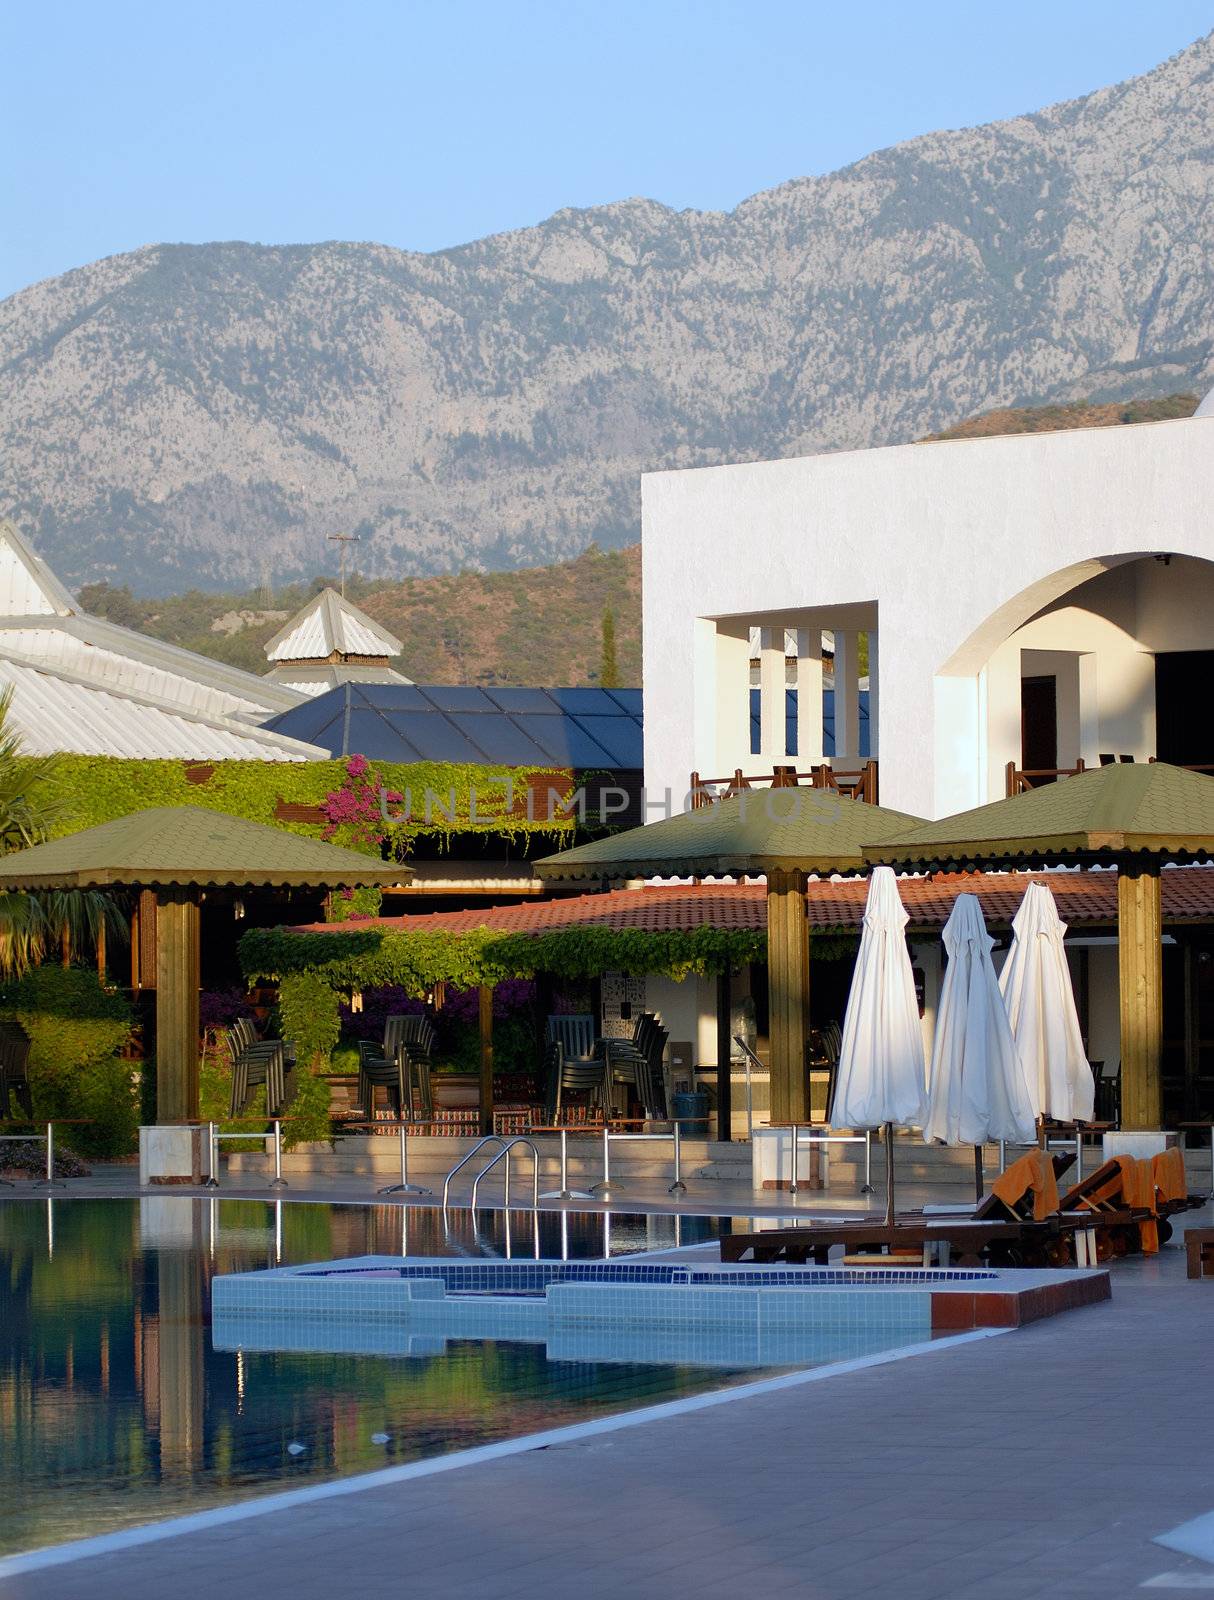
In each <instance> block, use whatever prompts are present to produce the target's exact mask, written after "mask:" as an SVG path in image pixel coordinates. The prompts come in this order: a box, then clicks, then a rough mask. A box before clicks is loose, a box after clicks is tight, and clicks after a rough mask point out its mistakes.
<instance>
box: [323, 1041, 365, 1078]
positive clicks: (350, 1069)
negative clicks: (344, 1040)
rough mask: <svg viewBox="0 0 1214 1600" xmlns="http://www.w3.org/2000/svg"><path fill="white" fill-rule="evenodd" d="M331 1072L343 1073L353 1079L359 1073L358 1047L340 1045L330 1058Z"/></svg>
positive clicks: (355, 1045) (354, 1045)
mask: <svg viewBox="0 0 1214 1600" xmlns="http://www.w3.org/2000/svg"><path fill="white" fill-rule="evenodd" d="M329 1071H330V1072H341V1073H344V1074H345V1075H346V1076H347V1077H349V1078H353V1077H355V1076H356V1075H357V1073H358V1045H357V1043H355V1044H339V1045H338V1046H337V1048H336V1050H334V1052H333V1054H332V1055H331V1056H330V1057H329Z"/></svg>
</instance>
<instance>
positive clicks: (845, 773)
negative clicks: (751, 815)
mask: <svg viewBox="0 0 1214 1600" xmlns="http://www.w3.org/2000/svg"><path fill="white" fill-rule="evenodd" d="M796 788H807V789H829V790H831V791H832V792H833V793H835V794H842V795H846V796H847V797H848V799H851V800H864V801H867V803H868V804H869V805H874V806H875V805H876V804H877V793H878V789H877V763H876V762H875V761H864V762H861V763H860V764H859V765H858V766H851V767H832V766H830V765H829V764H828V763H827V762H825V761H824V762H822V763H821V764H820V765H818V766H813V767H810V768H808V770H807V771H805V772H798V771H797V769H796V768H795V767H776V768H775V770H774V771H772V772H765V773H744V772H743V771H742V769H741V767H735V768H734V773H733V776H732V777H731V778H704V777H701V776H700V774H699V773H698V772H693V773H692V774H691V784H690V790H691V809H692V810H693V811H698V810H700V809H701V808H702V807H704V806H710V805H712V804H713V802H714V801H716V800H725V799H728V798H729V796H730V795H735V794H742V793H743V792H744V791H746V790H750V789H796Z"/></svg>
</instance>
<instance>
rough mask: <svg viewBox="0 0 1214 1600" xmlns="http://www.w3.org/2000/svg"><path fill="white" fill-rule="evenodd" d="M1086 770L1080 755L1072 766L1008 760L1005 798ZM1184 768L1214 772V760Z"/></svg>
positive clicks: (1115, 761) (1121, 759)
mask: <svg viewBox="0 0 1214 1600" xmlns="http://www.w3.org/2000/svg"><path fill="white" fill-rule="evenodd" d="M1155 759H1156V757H1155V756H1148V757H1147V762H1148V764H1149V763H1150V762H1153V761H1154V760H1155ZM1133 761H1134V757H1133V756H1112V755H1106V756H1101V758H1100V765H1101V766H1102V767H1113V766H1118V765H1121V766H1132V765H1133ZM1086 770H1087V768H1086V767H1085V765H1084V761H1083V757H1082V756H1080V758H1079V760H1078V761H1077V762H1076V763H1075V765H1074V766H1073V767H1028V768H1025V767H1018V766H1017V765H1016V763H1015V762H1014V761H1009V762H1008V764H1007V783H1006V785H1005V792H1006V795H1007V798H1008V799H1009V800H1010V799H1011V798H1012V796H1013V795H1017V794H1025V793H1027V791H1028V790H1029V789H1038V788H1040V787H1041V785H1042V784H1043V783H1055V782H1056V781H1057V780H1058V779H1059V778H1073V777H1074V776H1075V774H1076V773H1077V772H1085V771H1086ZM1184 770H1185V771H1186V772H1204V773H1207V774H1214V762H1206V763H1204V764H1203V763H1201V762H1185V763H1184Z"/></svg>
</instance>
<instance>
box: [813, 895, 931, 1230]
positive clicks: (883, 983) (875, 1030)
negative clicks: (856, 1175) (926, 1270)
mask: <svg viewBox="0 0 1214 1600" xmlns="http://www.w3.org/2000/svg"><path fill="white" fill-rule="evenodd" d="M906 923H907V916H906V910H905V908H904V906H903V904H902V898H901V896H900V895H899V893H898V882H897V879H896V878H895V876H894V872H893V869H892V867H876V868H875V869H874V871H873V875H872V880H871V882H870V883H869V886H868V900H867V902H866V903H865V907H864V925H863V931H862V933H861V935H860V949H859V952H858V954H857V956H856V968H855V972H854V974H853V976H852V983H851V992H850V993H849V995H848V997H847V1012H846V1015H845V1016H844V1018H843V1042H842V1044H841V1046H840V1049H839V1065H838V1071H837V1077H836V1082H835V1098H834V1104H833V1106H832V1107H831V1116H830V1120H831V1123H832V1125H833V1126H834V1127H839V1128H880V1127H884V1128H885V1172H886V1183H885V1209H886V1220H887V1222H890V1223H892V1222H893V1220H894V1157H893V1138H892V1132H893V1126H894V1125H895V1124H897V1125H898V1126H902V1127H905V1126H908V1125H914V1126H916V1127H917V1126H918V1125H919V1124H921V1123H922V1121H923V1119H924V1116H925V1113H926V1106H925V1096H924V1070H923V1069H924V1056H923V1032H922V1028H921V1027H920V1023H919V1005H918V1000H917V998H916V995H915V977H914V972H913V971H912V968H911V962H910V953H909V952H908V950H907V948H906Z"/></svg>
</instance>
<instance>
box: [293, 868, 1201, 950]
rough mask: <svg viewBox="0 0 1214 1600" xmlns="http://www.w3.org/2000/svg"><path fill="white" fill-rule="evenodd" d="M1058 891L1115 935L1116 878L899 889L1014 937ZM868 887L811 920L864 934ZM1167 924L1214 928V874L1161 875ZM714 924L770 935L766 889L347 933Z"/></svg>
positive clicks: (817, 890)
mask: <svg viewBox="0 0 1214 1600" xmlns="http://www.w3.org/2000/svg"><path fill="white" fill-rule="evenodd" d="M1034 877H1035V878H1037V879H1038V880H1039V881H1041V882H1043V883H1047V884H1048V885H1049V887H1050V888H1051V889H1052V890H1053V891H1054V898H1055V899H1056V900H1057V902H1058V911H1059V914H1060V915H1061V917H1062V920H1063V921H1064V922H1066V923H1068V924H1069V925H1071V926H1075V927H1078V926H1085V927H1091V926H1101V925H1105V926H1111V925H1112V924H1114V923H1115V922H1116V920H1117V874H1116V872H1112V871H1107V872H1048V873H1032V874H1029V873H1001V872H986V873H983V872H973V873H968V872H952V873H937V874H934V875H933V876H930V877H924V878H901V879H899V883H898V887H899V890H900V891H901V894H902V900H903V903H904V904H905V906H906V909H907V911H908V912H909V914H910V926H911V928H912V929H917V928H924V929H927V928H939V927H942V926H943V924H944V922H945V920H946V919H947V917H948V914H949V912H950V911H951V910H952V907H953V901H954V900H955V899H956V897H957V896H958V895H959V894H962V893H969V894H976V895H977V896H978V898H979V899H980V900H981V902H982V910H983V913H984V915H985V916H986V919H987V922H988V923H989V924H990V925H991V927H994V928H1006V927H1007V926H1008V925H1009V924H1010V923H1011V920H1012V918H1013V916H1014V915H1015V914H1016V909H1017V907H1018V906H1019V904H1020V900H1021V897H1022V896H1023V894H1024V891H1025V888H1026V886H1027V885H1028V883H1029V882H1030V879H1031V878H1034ZM867 893H868V883H867V880H866V879H863V878H848V879H841V880H830V879H817V880H813V881H811V882H810V884H809V888H808V900H809V917H810V923H811V925H812V927H813V928H814V929H816V930H818V931H820V932H823V933H826V932H832V931H836V932H837V931H840V930H847V929H851V928H858V927H859V925H860V920H861V918H862V917H863V915H864V901H865V897H866V895H867ZM1163 912H1164V920H1165V922H1173V923H1174V922H1214V867H1169V868H1166V869H1165V871H1164V873H1163ZM705 923H707V924H708V925H710V926H712V927H717V928H742V929H746V928H752V929H756V930H760V931H761V930H762V929H764V928H765V927H766V925H767V903H766V890H765V888H764V886H763V885H762V884H758V883H754V884H751V883H743V884H699V885H694V886H692V885H688V884H679V885H675V886H672V887H669V888H656V887H655V888H644V889H613V890H611V891H610V892H608V893H606V894H587V895H579V896H578V897H577V898H576V899H568V900H531V901H528V902H527V903H526V904H524V905H508V906H489V907H476V908H473V909H471V910H467V911H435V912H429V913H424V914H420V915H415V916H408V917H377V918H375V919H373V920H364V921H358V922H352V923H348V924H346V925H345V926H346V927H347V928H349V929H350V930H352V931H354V930H358V929H366V928H369V927H378V928H383V929H385V930H391V931H395V932H399V933H423V932H429V933H437V932H440V931H442V932H447V933H453V934H459V933H467V932H469V931H471V930H472V929H474V928H494V929H497V930H499V931H500V932H502V933H537V934H538V933H553V932H558V931H560V930H562V929H566V928H574V927H584V926H588V925H601V926H604V927H609V928H617V929H637V930H641V931H644V932H652V933H668V932H678V931H681V930H684V929H689V928H697V927H700V926H702V925H703V924H705ZM299 931H301V932H314V933H332V932H335V931H341V925H335V924H333V923H331V922H329V923H315V924H313V925H312V926H311V927H310V928H308V929H300V930H299Z"/></svg>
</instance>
